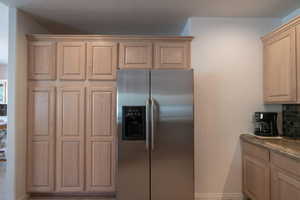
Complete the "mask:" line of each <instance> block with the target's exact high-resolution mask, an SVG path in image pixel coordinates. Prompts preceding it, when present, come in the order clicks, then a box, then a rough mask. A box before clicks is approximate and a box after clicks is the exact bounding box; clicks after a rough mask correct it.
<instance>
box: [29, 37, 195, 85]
mask: <svg viewBox="0 0 300 200" xmlns="http://www.w3.org/2000/svg"><path fill="white" fill-rule="evenodd" d="M28 39H29V54H30V56H29V75H28V77H29V79H31V80H55V79H56V75H57V79H58V80H62V81H64V80H66V81H79V80H116V79H117V77H116V74H117V73H116V72H117V69H118V68H119V69H188V68H190V67H191V66H190V63H191V61H190V60H191V53H190V52H191V40H192V37H180V36H117V35H116V36H101V35H98V36H97V35H93V36H88V35H77V36H74V35H63V36H62V35H30V36H28Z"/></svg>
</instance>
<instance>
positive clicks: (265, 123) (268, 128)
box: [254, 112, 278, 137]
mask: <svg viewBox="0 0 300 200" xmlns="http://www.w3.org/2000/svg"><path fill="white" fill-rule="evenodd" d="M254 116H255V131H254V134H255V135H258V136H265V137H276V136H278V129H277V113H276V112H255V114H254Z"/></svg>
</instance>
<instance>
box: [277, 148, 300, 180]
mask: <svg viewBox="0 0 300 200" xmlns="http://www.w3.org/2000/svg"><path fill="white" fill-rule="evenodd" d="M271 163H272V164H273V165H275V166H277V167H279V168H281V169H284V170H286V171H288V172H291V173H292V174H295V175H297V176H300V162H299V161H296V160H293V159H291V158H288V157H286V156H283V155H280V154H278V153H274V152H271Z"/></svg>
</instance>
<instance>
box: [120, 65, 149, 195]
mask: <svg viewBox="0 0 300 200" xmlns="http://www.w3.org/2000/svg"><path fill="white" fill-rule="evenodd" d="M117 87H118V95H117V98H118V110H117V112H118V119H117V120H118V176H117V177H118V178H117V199H118V200H133V199H138V200H150V199H149V198H150V163H149V157H150V155H149V152H150V151H147V146H146V139H147V137H146V130H145V129H146V127H148V125H147V124H146V121H147V119H148V117H147V116H141V115H145V113H147V110H149V108H148V109H147V108H146V102H147V100H149V92H150V87H149V71H146V70H119V71H118V84H117ZM125 121H126V123H127V124H125V123H124V122H125Z"/></svg>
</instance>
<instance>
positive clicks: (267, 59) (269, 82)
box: [262, 17, 300, 104]
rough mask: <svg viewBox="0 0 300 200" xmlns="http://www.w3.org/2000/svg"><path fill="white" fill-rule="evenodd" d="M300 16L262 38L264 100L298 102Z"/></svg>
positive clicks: (299, 92) (299, 99) (269, 101)
mask: <svg viewBox="0 0 300 200" xmlns="http://www.w3.org/2000/svg"><path fill="white" fill-rule="evenodd" d="M299 22H300V17H298V18H296V19H295V20H292V21H291V22H290V23H288V24H286V25H284V26H281V27H280V28H279V29H277V30H275V31H273V32H272V33H269V34H268V35H266V36H264V37H263V38H262V41H263V46H264V49H263V59H264V75H263V82H264V101H265V103H273V104H290V103H294V104H297V103H300V87H298V85H299V80H300V73H299V69H298V68H299V67H300V64H299V61H300V60H299V59H300V56H299V51H298V49H299V48H300V42H299V39H300V33H299V32H300V25H299Z"/></svg>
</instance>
